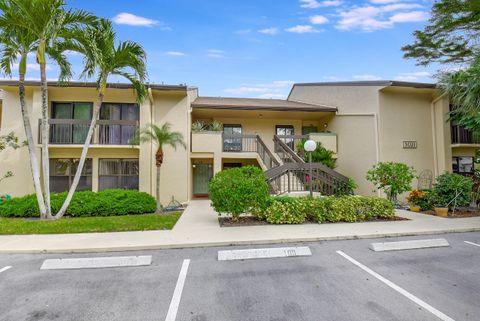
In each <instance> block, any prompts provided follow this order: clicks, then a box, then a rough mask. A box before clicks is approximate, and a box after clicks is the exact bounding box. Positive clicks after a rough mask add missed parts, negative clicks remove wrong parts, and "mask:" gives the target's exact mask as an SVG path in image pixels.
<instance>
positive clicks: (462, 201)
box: [433, 173, 473, 209]
mask: <svg viewBox="0 0 480 321" xmlns="http://www.w3.org/2000/svg"><path fill="white" fill-rule="evenodd" d="M472 188H473V180H472V179H471V178H469V177H465V176H462V175H459V174H455V173H444V174H442V175H440V176H438V177H437V179H436V182H435V185H434V187H433V194H434V195H433V198H434V201H435V205H438V206H445V207H453V208H454V209H455V208H456V207H457V206H466V205H468V204H469V203H470V201H471V197H472V194H471V192H472Z"/></svg>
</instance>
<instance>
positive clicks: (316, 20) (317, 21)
mask: <svg viewBox="0 0 480 321" xmlns="http://www.w3.org/2000/svg"><path fill="white" fill-rule="evenodd" d="M309 20H310V23H312V24H314V25H321V24H324V23H327V22H328V18H327V17H325V16H322V15H315V16H311V17H310V18H309Z"/></svg>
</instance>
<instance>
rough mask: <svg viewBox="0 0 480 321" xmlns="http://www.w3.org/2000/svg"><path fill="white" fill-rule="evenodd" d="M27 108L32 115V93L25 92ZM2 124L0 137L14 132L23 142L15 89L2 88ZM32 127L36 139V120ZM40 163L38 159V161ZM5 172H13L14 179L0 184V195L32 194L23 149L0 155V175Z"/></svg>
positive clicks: (26, 154)
mask: <svg viewBox="0 0 480 321" xmlns="http://www.w3.org/2000/svg"><path fill="white" fill-rule="evenodd" d="M26 99H27V106H28V110H29V113H30V115H31V114H32V99H33V91H32V90H31V89H28V90H27V97H26ZM2 105H3V108H2V109H3V110H2V120H1V121H2V122H1V124H0V135H6V134H8V133H10V132H14V133H15V134H16V135H17V137H18V138H19V140H20V141H25V140H26V137H25V131H24V129H23V122H22V114H21V111H20V104H19V101H18V89H17V88H16V87H7V88H4V93H3V104H2ZM32 127H33V132H34V136H35V137H36V136H37V135H36V130H37V127H38V125H37V120H35V119H33V118H32ZM37 154H38V155H39V153H37ZM39 161H40V159H39ZM7 171H13V173H14V177H11V178H8V179H5V180H3V181H2V182H0V193H8V194H11V195H13V196H19V195H24V194H28V193H33V191H34V189H33V181H32V174H31V171H30V162H29V157H28V151H27V149H26V148H25V147H23V148H20V149H17V150H11V149H8V150H5V151H3V152H1V153H0V175H3V174H4V173H5V172H7Z"/></svg>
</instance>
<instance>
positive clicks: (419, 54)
mask: <svg viewBox="0 0 480 321" xmlns="http://www.w3.org/2000/svg"><path fill="white" fill-rule="evenodd" d="M414 37H415V42H414V43H413V44H410V45H407V46H404V47H403V48H402V50H403V51H404V57H405V58H413V59H416V60H417V62H418V64H419V65H425V66H426V65H429V64H430V63H433V62H439V63H443V64H452V63H460V64H462V63H467V64H470V63H471V62H473V61H474V60H475V59H476V57H478V56H479V54H480V47H479V42H478V40H479V38H480V1H478V0H438V1H436V2H435V3H434V4H433V7H432V14H431V18H430V20H429V21H428V24H427V25H426V26H425V28H424V29H423V30H417V31H415V32H414Z"/></svg>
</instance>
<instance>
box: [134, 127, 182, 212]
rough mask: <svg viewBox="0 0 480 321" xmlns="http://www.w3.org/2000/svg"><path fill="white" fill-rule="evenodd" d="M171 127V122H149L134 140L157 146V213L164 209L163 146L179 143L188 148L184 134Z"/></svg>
mask: <svg viewBox="0 0 480 321" xmlns="http://www.w3.org/2000/svg"><path fill="white" fill-rule="evenodd" d="M171 127H172V125H171V124H170V123H165V124H163V125H162V126H157V125H155V124H148V125H146V126H145V127H144V128H141V129H140V130H139V131H138V132H137V135H136V137H135V139H134V140H133V141H132V143H134V144H137V143H139V142H152V143H153V144H155V145H156V146H157V152H156V153H155V166H156V167H157V188H156V198H157V213H161V212H162V211H163V207H162V202H161V201H160V169H161V167H162V164H163V157H164V153H163V146H164V145H170V146H171V147H173V149H175V150H176V149H177V146H178V145H180V146H183V148H187V145H186V144H185V141H184V140H183V135H182V134H181V133H179V132H172V131H171Z"/></svg>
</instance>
